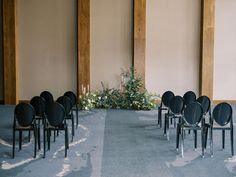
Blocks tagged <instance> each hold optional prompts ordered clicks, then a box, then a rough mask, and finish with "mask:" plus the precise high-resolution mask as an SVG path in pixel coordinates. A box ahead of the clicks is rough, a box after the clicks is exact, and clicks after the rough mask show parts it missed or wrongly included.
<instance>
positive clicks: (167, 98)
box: [161, 91, 175, 107]
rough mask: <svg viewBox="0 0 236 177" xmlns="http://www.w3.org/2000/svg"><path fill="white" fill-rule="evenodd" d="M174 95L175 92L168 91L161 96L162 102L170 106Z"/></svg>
mask: <svg viewBox="0 0 236 177" xmlns="http://www.w3.org/2000/svg"><path fill="white" fill-rule="evenodd" d="M174 96H175V95H174V93H173V92H171V91H166V92H165V93H164V94H163V95H162V97H161V102H162V103H163V104H164V106H166V107H169V105H170V101H171V99H172V98H173V97H174Z"/></svg>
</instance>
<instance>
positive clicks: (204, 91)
mask: <svg viewBox="0 0 236 177" xmlns="http://www.w3.org/2000/svg"><path fill="white" fill-rule="evenodd" d="M214 30H215V0H202V42H201V63H200V94H201V95H207V96H209V98H210V99H213V67H214Z"/></svg>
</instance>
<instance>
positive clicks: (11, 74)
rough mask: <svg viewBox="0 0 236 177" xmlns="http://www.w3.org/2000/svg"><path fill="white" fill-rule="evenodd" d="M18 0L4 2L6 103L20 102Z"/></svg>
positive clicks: (5, 0)
mask: <svg viewBox="0 0 236 177" xmlns="http://www.w3.org/2000/svg"><path fill="white" fill-rule="evenodd" d="M16 29H17V26H16V0H3V53H4V55H3V60H4V102H5V104H16V103H17V101H18V64H17V34H16Z"/></svg>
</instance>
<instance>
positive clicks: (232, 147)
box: [230, 128, 234, 156]
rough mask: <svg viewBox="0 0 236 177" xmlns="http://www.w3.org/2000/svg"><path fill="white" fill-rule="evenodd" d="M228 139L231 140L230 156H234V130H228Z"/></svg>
mask: <svg viewBox="0 0 236 177" xmlns="http://www.w3.org/2000/svg"><path fill="white" fill-rule="evenodd" d="M230 139H231V154H232V156H234V129H233V128H231V129H230Z"/></svg>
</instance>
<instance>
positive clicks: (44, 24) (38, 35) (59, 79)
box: [17, 0, 76, 100]
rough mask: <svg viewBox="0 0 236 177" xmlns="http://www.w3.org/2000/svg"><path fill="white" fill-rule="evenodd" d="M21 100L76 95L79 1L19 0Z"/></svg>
mask: <svg viewBox="0 0 236 177" xmlns="http://www.w3.org/2000/svg"><path fill="white" fill-rule="evenodd" d="M17 11H18V31H19V63H20V65H19V88H20V92H19V99H20V100H29V99H31V97H32V96H35V95H39V94H40V93H41V92H42V91H43V90H49V91H51V92H52V93H53V95H54V97H55V98H56V97H58V96H60V95H62V94H63V93H64V92H65V91H67V90H73V91H76V0H18V9H17Z"/></svg>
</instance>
